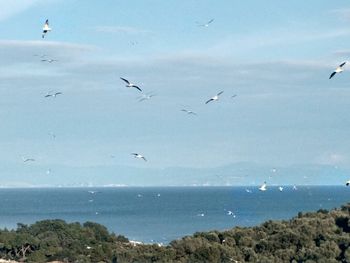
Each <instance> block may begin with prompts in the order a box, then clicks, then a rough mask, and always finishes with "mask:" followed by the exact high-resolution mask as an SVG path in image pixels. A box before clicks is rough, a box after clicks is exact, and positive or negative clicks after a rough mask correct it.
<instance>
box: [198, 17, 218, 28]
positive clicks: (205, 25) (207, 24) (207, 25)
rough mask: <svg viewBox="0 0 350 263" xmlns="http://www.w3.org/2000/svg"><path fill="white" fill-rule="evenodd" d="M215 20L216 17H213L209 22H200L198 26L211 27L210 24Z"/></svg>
mask: <svg viewBox="0 0 350 263" xmlns="http://www.w3.org/2000/svg"><path fill="white" fill-rule="evenodd" d="M213 22H214V18H213V19H210V20H209V21H208V22H207V23H205V24H198V22H197V24H198V26H201V27H209V24H211V23H213Z"/></svg>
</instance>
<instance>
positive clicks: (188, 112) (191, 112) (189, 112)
mask: <svg viewBox="0 0 350 263" xmlns="http://www.w3.org/2000/svg"><path fill="white" fill-rule="evenodd" d="M181 111H183V112H186V113H187V114H188V115H197V113H195V112H194V111H191V110H187V109H182V110H181Z"/></svg>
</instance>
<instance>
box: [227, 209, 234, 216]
mask: <svg viewBox="0 0 350 263" xmlns="http://www.w3.org/2000/svg"><path fill="white" fill-rule="evenodd" d="M227 215H228V216H233V217H236V215H235V214H234V213H233V212H232V211H230V210H228V211H227Z"/></svg>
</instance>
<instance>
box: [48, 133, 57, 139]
mask: <svg viewBox="0 0 350 263" xmlns="http://www.w3.org/2000/svg"><path fill="white" fill-rule="evenodd" d="M48 135H49V136H50V137H51V138H52V139H56V134H54V133H53V132H49V133H48Z"/></svg>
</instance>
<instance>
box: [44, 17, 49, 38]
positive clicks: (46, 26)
mask: <svg viewBox="0 0 350 263" xmlns="http://www.w3.org/2000/svg"><path fill="white" fill-rule="evenodd" d="M50 31H51V28H50V27H49V19H46V21H45V24H44V27H43V35H42V38H44V37H45V35H46V33H47V32H50Z"/></svg>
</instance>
